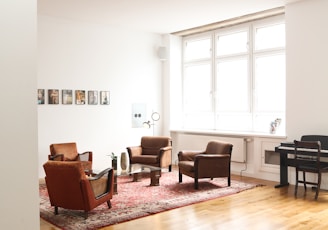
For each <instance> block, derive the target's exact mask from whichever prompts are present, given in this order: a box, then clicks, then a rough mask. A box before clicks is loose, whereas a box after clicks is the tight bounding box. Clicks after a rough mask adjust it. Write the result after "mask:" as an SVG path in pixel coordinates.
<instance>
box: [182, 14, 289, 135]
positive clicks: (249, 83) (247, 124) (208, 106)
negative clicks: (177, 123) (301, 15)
mask: <svg viewBox="0 0 328 230" xmlns="http://www.w3.org/2000/svg"><path fill="white" fill-rule="evenodd" d="M183 47H184V50H183V55H184V56H183V57H184V58H183V118H184V124H183V125H184V128H188V129H192V128H197V129H210V130H222V131H236V132H238V131H240V132H242V131H246V132H247V131H249V132H269V131H270V125H271V123H272V122H273V121H274V120H275V119H277V118H280V119H282V120H284V118H285V95H286V94H285V24H284V21H283V20H282V19H281V18H275V19H270V20H268V19H266V20H262V21H256V22H252V23H245V24H243V25H238V26H235V27H231V28H224V29H220V30H216V31H212V32H207V33H204V34H197V35H192V36H188V37H185V38H184V39H183ZM279 129H282V130H283V131H284V128H283V127H280V128H279Z"/></svg>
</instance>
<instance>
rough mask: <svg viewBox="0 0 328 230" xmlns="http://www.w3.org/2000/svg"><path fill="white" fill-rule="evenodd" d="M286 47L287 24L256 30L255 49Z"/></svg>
mask: <svg viewBox="0 0 328 230" xmlns="http://www.w3.org/2000/svg"><path fill="white" fill-rule="evenodd" d="M278 47H285V24H279V25H274V26H268V27H262V28H257V29H256V32H255V49H256V50H262V49H270V48H278Z"/></svg>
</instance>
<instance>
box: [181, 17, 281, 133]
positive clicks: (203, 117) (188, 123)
mask: <svg viewBox="0 0 328 230" xmlns="http://www.w3.org/2000/svg"><path fill="white" fill-rule="evenodd" d="M281 23H285V22H284V16H275V17H272V18H268V19H262V20H258V21H254V22H248V23H244V24H241V25H237V26H232V27H228V28H224V29H218V30H215V31H210V32H205V33H200V34H195V35H191V36H186V37H184V38H183V39H182V49H183V50H182V54H183V57H182V60H183V61H182V76H183V78H182V81H184V69H185V67H186V66H188V65H193V64H197V63H204V62H211V64H212V92H211V94H212V110H211V111H193V112H190V111H186V110H185V109H184V106H182V108H183V109H182V110H183V116H182V117H183V121H184V124H183V127H182V128H184V129H205V130H217V131H234V132H266V130H265V129H263V130H259V129H256V127H254V124H255V123H256V119H257V116H258V114H263V115H268V116H269V117H270V119H273V117H275V116H276V118H281V119H282V121H283V122H282V123H281V124H280V125H281V127H280V129H281V131H282V132H283V133H284V132H285V123H284V120H285V110H284V111H275V112H272V111H257V107H256V96H257V95H256V88H255V66H254V65H255V58H256V57H260V56H266V55H274V54H285V47H278V48H274V49H267V50H255V49H253V46H255V44H254V43H255V31H256V30H255V29H256V28H261V27H266V26H270V25H274V24H281ZM238 31H247V32H248V49H247V52H243V53H239V54H233V55H224V56H216V44H215V43H216V39H217V36H220V35H227V34H232V33H235V32H238ZM206 37H207V38H211V39H212V43H211V44H212V47H211V51H212V53H211V54H212V55H211V58H210V60H209V59H207V58H206V59H199V60H190V61H185V58H184V47H185V43H186V42H188V41H194V40H199V39H202V38H206ZM238 57H243V58H246V60H248V73H247V74H248V86H247V87H248V90H249V91H248V103H249V105H248V109H247V111H220V109H218V108H216V107H217V104H216V103H217V102H216V100H217V98H216V92H215V90H216V81H217V76H216V74H217V69H216V67H217V63H218V61H221V60H233V59H237V58H238ZM183 85H184V84H183ZM183 92H184V89H182V97H184V93H183ZM182 101H183V102H184V98H183V100H182ZM219 116H227V117H228V116H231V117H239V118H240V116H246V117H247V119H250V123H251V124H246V125H245V127H240V129H239V128H238V127H232V128H229V127H222V126H221V125H220V122H219V120H220V119H219ZM246 117H245V119H246ZM241 120H242V119H241ZM196 123H197V124H196ZM269 127H270V124H268V129H267V131H268V132H269Z"/></svg>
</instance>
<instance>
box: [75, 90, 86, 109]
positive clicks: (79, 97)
mask: <svg viewBox="0 0 328 230" xmlns="http://www.w3.org/2000/svg"><path fill="white" fill-rule="evenodd" d="M75 104H77V105H84V104H85V90H75Z"/></svg>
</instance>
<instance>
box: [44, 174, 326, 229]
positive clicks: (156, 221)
mask: <svg viewBox="0 0 328 230" xmlns="http://www.w3.org/2000/svg"><path fill="white" fill-rule="evenodd" d="M233 179H236V180H243V181H246V182H257V183H261V184H263V185H265V186H261V187H257V188H255V189H251V190H248V191H244V192H241V193H239V194H235V195H231V196H227V197H222V198H218V199H215V200H211V201H207V202H203V203H199V204H194V205H190V206H186V207H182V208H178V209H174V210H171V211H167V212H162V213H159V214H155V215H151V216H148V217H144V218H140V219H136V220H132V221H128V222H125V223H121V224H117V225H112V226H108V227H105V228H102V230H123V229H124V230H126V229H133V230H146V229H147V230H148V229H156V230H173V229H175V230H176V229H183V230H212V229H213V230H216V229H225V230H226V229H227V230H235V229H237V230H242V229H250V230H257V229H259V230H271V229H272V230H285V229H300V230H303V229H304V230H308V229H311V230H316V229H318V230H319V229H320V230H321V229H328V191H325V190H321V191H320V193H319V198H318V200H317V201H315V200H314V192H313V191H312V190H311V188H308V189H307V192H306V193H304V188H303V186H299V189H298V196H297V198H295V197H294V186H292V185H290V186H288V187H283V188H278V189H276V188H274V185H275V184H277V183H276V182H272V181H265V180H259V179H254V178H248V177H240V176H237V175H234V176H233ZM40 229H41V230H57V229H58V228H56V227H55V226H53V225H51V224H50V223H47V222H46V221H44V220H42V219H41V220H40Z"/></svg>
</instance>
